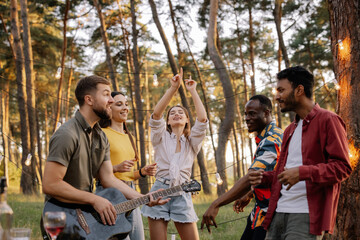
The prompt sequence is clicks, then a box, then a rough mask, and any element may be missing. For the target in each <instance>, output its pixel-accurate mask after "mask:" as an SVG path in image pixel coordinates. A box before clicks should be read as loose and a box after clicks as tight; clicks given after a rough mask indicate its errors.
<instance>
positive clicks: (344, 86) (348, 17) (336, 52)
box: [328, 0, 360, 240]
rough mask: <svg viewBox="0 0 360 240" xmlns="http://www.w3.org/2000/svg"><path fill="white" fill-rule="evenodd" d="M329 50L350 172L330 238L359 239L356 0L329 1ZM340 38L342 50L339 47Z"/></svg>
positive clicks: (359, 25) (359, 35)
mask: <svg viewBox="0 0 360 240" xmlns="http://www.w3.org/2000/svg"><path fill="white" fill-rule="evenodd" d="M328 3H329V13H330V14H329V15H330V26H331V50H332V53H333V60H334V72H335V76H336V80H337V81H338V83H339V85H340V87H341V89H340V90H339V91H338V106H337V112H338V114H339V115H340V117H341V118H342V119H343V120H344V122H345V125H346V129H347V135H348V139H349V149H350V162H351V165H352V168H353V172H352V174H351V175H350V177H349V178H348V179H347V180H346V181H345V182H343V183H342V185H341V193H340V199H339V205H338V213H337V219H336V225H335V231H334V234H333V235H332V236H331V239H337V240H345V239H359V238H360V228H359V222H360V184H359V179H360V164H359V158H360V126H359V123H360V112H359V109H360V101H359V95H360V79H359V76H360V67H359V62H360V12H359V8H360V2H359V1H341V0H329V1H328ZM339 41H342V44H343V49H340V46H339Z"/></svg>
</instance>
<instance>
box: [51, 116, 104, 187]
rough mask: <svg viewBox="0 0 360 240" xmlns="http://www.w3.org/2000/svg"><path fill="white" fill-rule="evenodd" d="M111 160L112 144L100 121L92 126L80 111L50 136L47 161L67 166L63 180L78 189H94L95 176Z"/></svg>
mask: <svg viewBox="0 0 360 240" xmlns="http://www.w3.org/2000/svg"><path fill="white" fill-rule="evenodd" d="M90 133H91V134H90ZM90 137H91V139H90ZM108 160H110V144H109V142H108V140H107V138H106V135H105V133H104V132H103V131H102V130H101V128H100V126H99V124H98V123H96V124H95V125H94V127H93V128H91V127H90V125H89V124H88V123H87V122H86V121H85V119H84V117H83V116H82V115H81V113H80V112H79V111H77V112H76V113H75V117H74V118H72V119H70V120H69V121H67V122H66V123H64V124H63V125H62V126H61V127H60V128H59V129H58V130H57V131H56V132H55V133H54V135H53V136H52V137H51V139H50V147H49V156H48V158H47V161H49V162H58V163H60V164H62V165H64V166H65V167H67V170H66V174H65V176H64V181H65V182H67V183H69V184H70V185H71V186H73V187H75V188H77V189H79V190H83V191H89V192H92V186H93V184H92V183H93V178H94V177H96V176H97V175H98V172H99V169H100V167H101V164H102V163H103V161H108Z"/></svg>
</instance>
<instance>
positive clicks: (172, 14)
mask: <svg viewBox="0 0 360 240" xmlns="http://www.w3.org/2000/svg"><path fill="white" fill-rule="evenodd" d="M168 2H169V8H170V17H171V22H172V24H173V28H174V39H175V43H176V49H177V52H178V60H179V65H180V66H184V65H185V54H184V53H183V51H181V48H180V42H179V38H178V36H179V35H178V32H177V26H176V21H175V12H174V9H173V6H172V2H171V0H168ZM178 25H179V26H180V23H179V22H178Z"/></svg>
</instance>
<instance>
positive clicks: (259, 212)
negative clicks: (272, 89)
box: [250, 122, 283, 229]
mask: <svg viewBox="0 0 360 240" xmlns="http://www.w3.org/2000/svg"><path fill="white" fill-rule="evenodd" d="M282 137H283V130H282V129H281V128H278V127H277V126H276V124H275V123H274V122H271V123H270V124H269V125H267V126H266V127H265V128H264V130H263V131H262V132H261V133H260V134H259V135H257V136H256V138H255V141H256V145H257V148H256V151H255V155H254V160H253V163H252V164H251V166H250V169H254V170H259V169H264V170H265V171H272V170H274V169H275V167H276V164H277V159H278V158H279V156H280V147H281V142H282ZM270 195H271V193H270V188H267V187H261V186H259V187H256V188H255V189H254V196H255V201H256V202H255V207H254V209H253V211H252V213H251V219H252V226H251V227H252V229H254V228H256V227H259V226H261V224H262V222H263V221H264V219H265V215H266V212H267V208H268V206H269V200H270Z"/></svg>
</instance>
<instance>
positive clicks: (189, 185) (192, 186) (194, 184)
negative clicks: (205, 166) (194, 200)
mask: <svg viewBox="0 0 360 240" xmlns="http://www.w3.org/2000/svg"><path fill="white" fill-rule="evenodd" d="M181 188H182V190H183V191H184V192H198V191H201V185H200V183H199V182H198V181H196V180H194V179H192V180H191V181H190V182H186V183H183V184H181Z"/></svg>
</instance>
